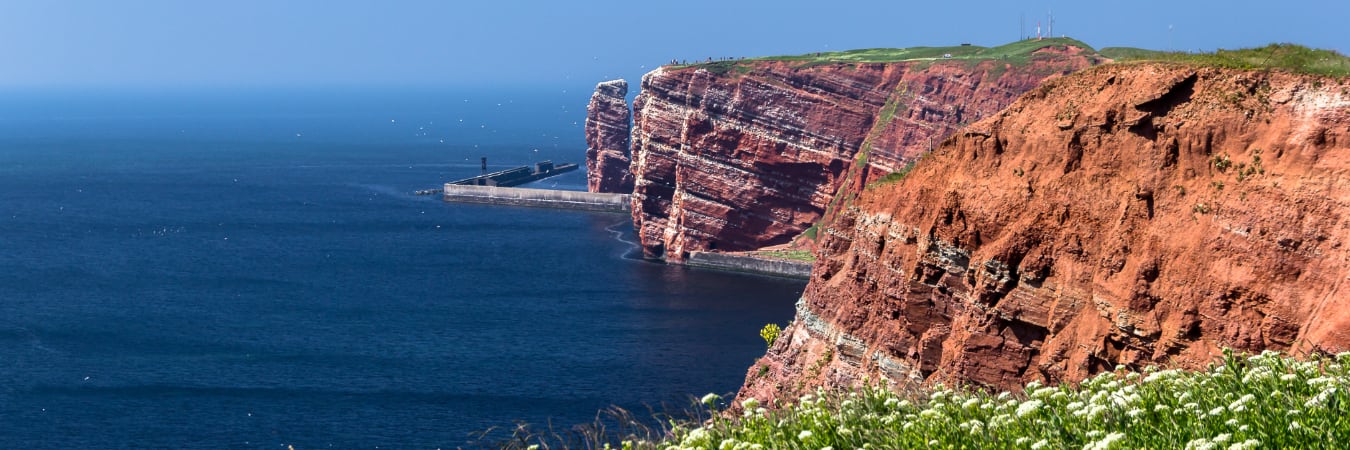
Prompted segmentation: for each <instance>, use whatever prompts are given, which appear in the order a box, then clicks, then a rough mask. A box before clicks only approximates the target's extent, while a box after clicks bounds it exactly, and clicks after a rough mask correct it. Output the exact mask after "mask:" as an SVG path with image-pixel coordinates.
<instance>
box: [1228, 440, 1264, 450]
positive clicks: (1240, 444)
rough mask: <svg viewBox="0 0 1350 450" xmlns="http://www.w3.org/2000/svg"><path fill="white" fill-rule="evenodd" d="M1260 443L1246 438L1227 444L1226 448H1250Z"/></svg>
mask: <svg viewBox="0 0 1350 450" xmlns="http://www.w3.org/2000/svg"><path fill="white" fill-rule="evenodd" d="M1259 445H1261V441H1258V440H1256V439H1248V440H1245V441H1242V442H1238V443H1235V444H1233V445H1230V446H1228V450H1251V449H1254V448H1256V447H1257V446H1259Z"/></svg>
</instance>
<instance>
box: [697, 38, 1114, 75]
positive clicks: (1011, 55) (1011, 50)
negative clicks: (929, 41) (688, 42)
mask: <svg viewBox="0 0 1350 450" xmlns="http://www.w3.org/2000/svg"><path fill="white" fill-rule="evenodd" d="M1066 45H1072V46H1076V47H1080V48H1083V49H1086V50H1088V51H1092V47H1091V46H1089V45H1087V44H1084V43H1083V42H1081V41H1079V40H1077V39H1072V38H1047V39H1042V40H1034V39H1028V40H1023V41H1017V42H1012V43H1009V44H1004V45H1000V46H997V47H980V46H977V45H958V46H950V47H909V48H869V49H860V50H847V51H842V52H822V53H808V54H805V55H781V56H765V57H759V58H746V59H738V60H730V61H715V62H708V63H695V64H685V65H674V66H670V67H671V68H673V69H683V68H687V67H696V68H702V69H707V70H708V71H711V72H714V73H718V74H723V73H727V72H729V71H731V70H736V71H737V72H740V73H745V72H746V71H748V69H749V66H748V65H745V63H752V62H755V61H789V62H800V63H802V65H803V66H804V67H810V66H816V65H822V64H853V63H889V62H904V61H950V60H956V61H984V60H994V59H997V60H1004V61H1008V62H1010V63H1013V64H1024V63H1026V62H1027V61H1030V59H1031V54H1032V53H1033V52H1035V51H1036V50H1040V49H1042V48H1045V47H1061V48H1062V47H1063V46H1066ZM945 55H951V57H950V58H947V57H945Z"/></svg>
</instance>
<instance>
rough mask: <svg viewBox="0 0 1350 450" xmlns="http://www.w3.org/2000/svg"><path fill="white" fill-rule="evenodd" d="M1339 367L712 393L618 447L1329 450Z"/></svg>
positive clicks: (1224, 364)
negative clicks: (983, 388)
mask: <svg viewBox="0 0 1350 450" xmlns="http://www.w3.org/2000/svg"><path fill="white" fill-rule="evenodd" d="M1347 368H1350V353H1343V354H1340V355H1337V356H1336V357H1334V358H1332V357H1314V358H1313V359H1312V360H1310V361H1300V360H1296V359H1292V358H1288V357H1285V356H1281V355H1279V354H1278V353H1275V352H1267V353H1262V354H1260V355H1257V356H1250V357H1248V356H1245V355H1236V354H1233V353H1231V352H1225V356H1224V357H1223V358H1222V359H1221V360H1219V361H1217V362H1215V363H1213V364H1211V365H1210V366H1209V368H1208V369H1207V370H1202V371H1197V372H1185V371H1180V370H1161V371H1160V370H1156V369H1152V368H1146V369H1144V371H1143V372H1142V373H1141V372H1128V371H1125V370H1124V369H1123V368H1117V370H1116V371H1114V372H1105V373H1102V374H1100V375H1098V376H1096V377H1093V378H1090V379H1088V380H1085V381H1083V382H1082V383H1081V384H1080V385H1079V386H1077V387H1071V386H1067V385H1065V386H1058V387H1047V386H1042V385H1041V384H1040V383H1035V382H1033V383H1031V384H1029V385H1027V386H1026V387H1025V389H1024V390H1023V393H1022V394H1011V393H1007V392H1004V393H1000V394H997V395H995V394H988V393H983V392H978V391H969V390H960V389H957V390H951V389H944V388H941V387H940V386H939V387H938V388H937V389H936V390H935V391H934V392H932V393H931V394H929V395H926V396H920V397H916V396H911V397H910V398H904V397H902V396H900V395H897V394H895V393H892V392H890V391H887V390H882V389H862V390H859V391H856V392H849V393H833V392H827V391H823V390H818V391H817V393H816V394H815V395H807V396H804V397H802V398H801V399H800V400H799V401H797V402H796V403H795V404H792V405H779V407H778V408H775V409H773V410H767V409H765V408H764V405H760V404H759V402H757V401H755V400H753V399H750V400H746V401H745V402H743V403H742V405H741V406H742V407H743V409H744V414H743V415H741V416H737V417H728V416H722V415H718V414H717V413H718V410H717V406H718V405H719V402H720V399H719V398H717V396H714V395H712V394H709V395H708V396H705V397H704V398H703V401H704V403H705V404H706V405H708V407H709V409H710V411H709V415H708V416H707V417H710V419H706V420H702V421H694V422H682V423H673V424H672V425H673V426H671V427H670V429H668V430H663V431H662V432H661V434H660V435H661V436H662V437H659V438H658V439H659V441H651V440H642V439H643V437H644V436H632V435H630V436H627V437H620V438H621V439H625V441H624V442H623V444H622V447H623V448H643V449H647V448H652V449H719V450H720V449H736V450H748V449H765V448H777V449H812V450H815V449H822V448H835V449H859V448H861V449H869V448H872V449H883V448H953V449H954V448H962V449H1009V448H1030V449H1034V450H1039V449H1061V448H1066V449H1067V448H1071V449H1079V448H1082V449H1127V448H1152V449H1162V448H1177V449H1182V448H1184V449H1187V450H1190V449H1229V450H1242V449H1252V448H1334V447H1336V446H1338V445H1340V444H1342V443H1345V442H1350V371H1347ZM649 431H650V430H649ZM647 436H650V434H648V435H647ZM611 437H613V436H611ZM594 447H596V448H599V447H601V445H594Z"/></svg>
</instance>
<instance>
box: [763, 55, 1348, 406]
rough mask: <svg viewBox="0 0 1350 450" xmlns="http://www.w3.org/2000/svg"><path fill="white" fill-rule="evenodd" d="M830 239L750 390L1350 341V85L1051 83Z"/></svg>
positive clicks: (1090, 73) (1200, 72)
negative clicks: (792, 317) (791, 318)
mask: <svg viewBox="0 0 1350 450" xmlns="http://www.w3.org/2000/svg"><path fill="white" fill-rule="evenodd" d="M822 236H823V237H822V242H821V243H820V250H819V253H818V257H819V260H818V262H817V265H816V267H815V270H814V272H813V274H812V279H811V281H810V285H809V286H808V288H807V291H806V293H805V294H804V297H803V299H802V300H801V302H800V303H799V304H798V313H797V318H796V320H795V321H794V323H793V324H792V325H791V326H790V327H788V328H787V329H786V330H785V331H784V334H783V336H782V337H780V338H779V340H778V342H776V343H775V345H774V346H773V347H772V348H771V349H770V351H769V353H768V355H766V357H765V358H763V359H762V360H761V361H759V363H757V364H756V365H755V366H754V367H752V368H751V369H750V371H749V374H748V375H747V380H746V386H745V388H744V389H742V391H741V395H742V396H753V397H757V398H759V399H761V400H763V399H771V398H775V397H782V396H790V395H796V394H797V393H798V392H799V390H800V389H802V388H808V389H809V388H813V387H814V386H820V385H825V386H851V385H856V384H858V383H860V381H861V380H862V379H863V378H864V377H868V378H870V379H871V380H873V381H876V380H890V381H892V382H896V383H901V384H903V383H907V382H915V381H943V380H950V381H959V382H974V383H978V384H983V385H988V386H993V387H998V388H1014V387H1016V386H1018V385H1020V384H1021V383H1024V382H1027V381H1030V380H1037V379H1043V380H1048V381H1052V382H1054V381H1065V380H1078V379H1082V378H1084V377H1086V376H1088V375H1089V374H1092V373H1094V372H1098V371H1102V370H1108V369H1110V368H1113V367H1115V366H1116V365H1117V364H1124V365H1126V366H1130V367H1134V368H1141V367H1143V366H1146V365H1151V364H1157V365H1168V366H1180V367H1191V368H1193V367H1196V366H1197V365H1200V364H1204V363H1207V362H1209V361H1212V358H1213V357H1214V355H1215V353H1216V352H1217V351H1218V350H1219V349H1220V348H1223V347H1232V348H1237V349H1243V350H1250V351H1258V350H1261V349H1276V350H1285V351H1290V352H1293V353H1295V354H1306V353H1308V352H1331V353H1334V352H1340V351H1346V350H1350V248H1348V247H1347V244H1350V82H1347V81H1346V80H1336V79H1330V78H1322V77H1317V76H1310V75H1292V74H1284V73H1268V72H1254V71H1236V70H1221V69H1212V68H1189V67H1184V66H1171V65H1154V64H1132V65H1108V66H1101V67H1097V68H1094V69H1090V70H1087V71H1084V72H1081V73H1078V74H1075V75H1072V76H1068V77H1063V78H1059V79H1056V80H1052V81H1049V82H1047V83H1046V85H1044V86H1043V87H1041V88H1039V89H1036V90H1035V91H1033V92H1031V93H1028V94H1027V95H1026V96H1024V97H1023V98H1021V99H1020V100H1018V101H1017V102H1016V103H1015V104H1013V105H1012V106H1010V107H1009V108H1008V109H1007V110H1005V111H1003V112H1001V113H999V114H997V115H994V116H992V117H990V118H988V119H986V120H984V121H981V122H979V123H976V124H974V125H971V126H970V127H969V128H967V129H966V130H964V131H963V132H962V133H961V134H959V135H958V136H956V137H954V138H952V139H951V140H949V141H947V142H945V143H943V144H942V145H941V146H940V147H939V148H938V149H937V150H936V151H935V152H933V153H932V154H930V155H929V156H927V157H924V158H923V159H922V160H921V161H920V162H919V163H918V164H917V165H916V166H915V167H914V169H913V170H912V171H911V172H910V173H909V174H908V176H907V177H905V178H904V179H902V180H900V181H897V182H894V183H891V184H884V185H881V186H877V187H874V188H871V189H868V190H867V191H865V192H864V193H863V194H862V195H861V196H860V197H859V198H858V201H857V202H856V203H855V204H854V205H851V206H848V207H847V208H845V209H844V211H843V214H842V215H841V216H840V217H839V219H838V220H836V221H835V222H834V224H833V226H832V227H830V228H829V229H826V230H824V231H823V232H822ZM761 366H762V367H761Z"/></svg>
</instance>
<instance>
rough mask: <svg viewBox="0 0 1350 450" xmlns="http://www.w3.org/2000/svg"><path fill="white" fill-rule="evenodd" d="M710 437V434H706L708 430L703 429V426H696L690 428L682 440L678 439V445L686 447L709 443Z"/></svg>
mask: <svg viewBox="0 0 1350 450" xmlns="http://www.w3.org/2000/svg"><path fill="white" fill-rule="evenodd" d="M710 438H711V436H709V435H708V430H705V429H703V427H698V428H695V429H693V430H691V431H690V432H689V434H687V435H685V436H684V440H683V441H680V445H681V446H687V447H697V446H700V445H703V444H707V443H709V439H710Z"/></svg>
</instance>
